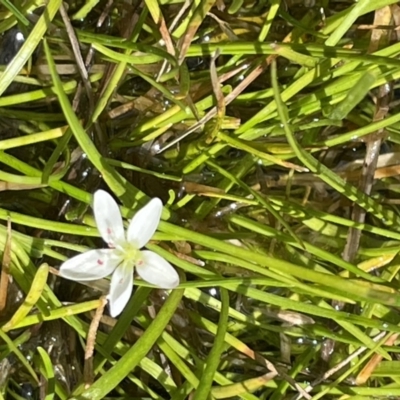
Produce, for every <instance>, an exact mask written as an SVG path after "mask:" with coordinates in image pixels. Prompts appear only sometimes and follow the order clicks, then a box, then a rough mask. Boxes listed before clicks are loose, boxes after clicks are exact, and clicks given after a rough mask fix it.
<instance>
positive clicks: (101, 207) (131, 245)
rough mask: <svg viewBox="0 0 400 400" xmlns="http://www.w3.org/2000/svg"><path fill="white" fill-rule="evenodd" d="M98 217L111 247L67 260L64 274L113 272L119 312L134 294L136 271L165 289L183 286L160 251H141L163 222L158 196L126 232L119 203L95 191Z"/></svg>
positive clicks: (114, 309)
mask: <svg viewBox="0 0 400 400" xmlns="http://www.w3.org/2000/svg"><path fill="white" fill-rule="evenodd" d="M93 211H94V218H95V220H96V225H97V228H98V230H99V232H100V234H101V236H102V238H103V239H104V241H105V242H106V243H107V244H108V247H109V249H99V250H90V251H87V252H86V253H82V254H79V255H77V256H75V257H73V258H71V259H70V260H67V261H65V262H64V263H63V264H62V265H61V267H60V276H62V277H63V278H67V279H71V280H74V281H91V280H95V279H101V278H104V277H106V276H107V275H111V274H112V278H111V285H110V294H109V302H110V314H111V316H113V317H115V316H117V315H119V314H120V313H121V312H122V310H123V309H124V307H125V306H126V303H127V302H128V300H129V298H130V297H131V294H132V285H133V272H134V269H135V268H136V272H137V273H138V275H139V276H140V277H141V278H142V279H144V280H145V281H147V282H149V283H152V284H153V285H156V286H159V287H161V288H163V289H173V288H175V287H176V286H178V285H179V276H178V274H177V272H176V271H175V269H174V268H173V267H172V266H171V264H169V262H167V261H166V260H164V258H162V257H161V256H159V255H158V254H156V253H154V252H152V251H149V250H140V249H141V248H142V247H143V246H145V245H146V244H147V242H148V241H149V240H150V239H151V238H152V236H153V235H154V233H155V231H156V229H157V226H158V224H159V223H160V218H161V212H162V203H161V200H160V199H157V198H154V199H152V200H151V201H150V202H149V203H147V204H146V206H144V207H143V208H142V209H141V210H139V211H138V212H137V213H136V214H135V216H134V217H133V218H132V220H131V222H130V224H129V227H128V230H127V232H126V236H125V232H124V226H123V224H122V217H121V213H120V211H119V208H118V205H117V203H116V202H115V201H114V199H113V198H112V197H111V196H110V195H109V194H108V193H107V192H105V191H104V190H98V191H96V193H95V194H94V203H93Z"/></svg>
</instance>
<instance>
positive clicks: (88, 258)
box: [59, 249, 121, 281]
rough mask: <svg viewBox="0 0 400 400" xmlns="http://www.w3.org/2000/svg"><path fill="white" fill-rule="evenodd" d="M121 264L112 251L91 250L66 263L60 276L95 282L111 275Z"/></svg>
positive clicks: (62, 266) (61, 268)
mask: <svg viewBox="0 0 400 400" xmlns="http://www.w3.org/2000/svg"><path fill="white" fill-rule="evenodd" d="M120 263H121V258H120V257H118V256H116V255H115V251H114V250H112V249H101V250H90V251H87V252H85V253H82V254H79V255H77V256H75V257H72V258H70V259H69V260H67V261H65V262H64V263H63V264H62V265H61V267H60V271H59V274H60V276H62V277H63V278H66V279H71V280H73V281H93V280H95V279H101V278H104V277H106V276H107V275H110V274H111V273H112V272H113V271H114V269H115V268H116V267H117V266H118V264H120Z"/></svg>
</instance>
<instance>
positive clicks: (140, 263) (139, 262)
mask: <svg viewBox="0 0 400 400" xmlns="http://www.w3.org/2000/svg"><path fill="white" fill-rule="evenodd" d="M143 264H144V262H143V260H139V261H138V262H137V263H136V265H137V266H138V267H141V266H142V265H143Z"/></svg>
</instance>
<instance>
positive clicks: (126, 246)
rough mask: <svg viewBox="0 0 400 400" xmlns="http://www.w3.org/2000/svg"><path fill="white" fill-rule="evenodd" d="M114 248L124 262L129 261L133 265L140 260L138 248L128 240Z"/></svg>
mask: <svg viewBox="0 0 400 400" xmlns="http://www.w3.org/2000/svg"><path fill="white" fill-rule="evenodd" d="M115 250H116V252H117V254H118V255H119V256H120V257H121V258H122V259H123V260H124V262H127V263H130V264H132V265H133V266H135V265H136V264H138V263H140V262H141V259H142V257H141V254H140V250H139V249H138V248H137V247H136V246H134V245H132V244H131V243H129V242H125V243H122V244H118V245H117V246H116V247H115Z"/></svg>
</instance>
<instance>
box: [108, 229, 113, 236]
mask: <svg viewBox="0 0 400 400" xmlns="http://www.w3.org/2000/svg"><path fill="white" fill-rule="evenodd" d="M107 233H108V234H109V235H110V236H111V235H112V229H111V228H107Z"/></svg>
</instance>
